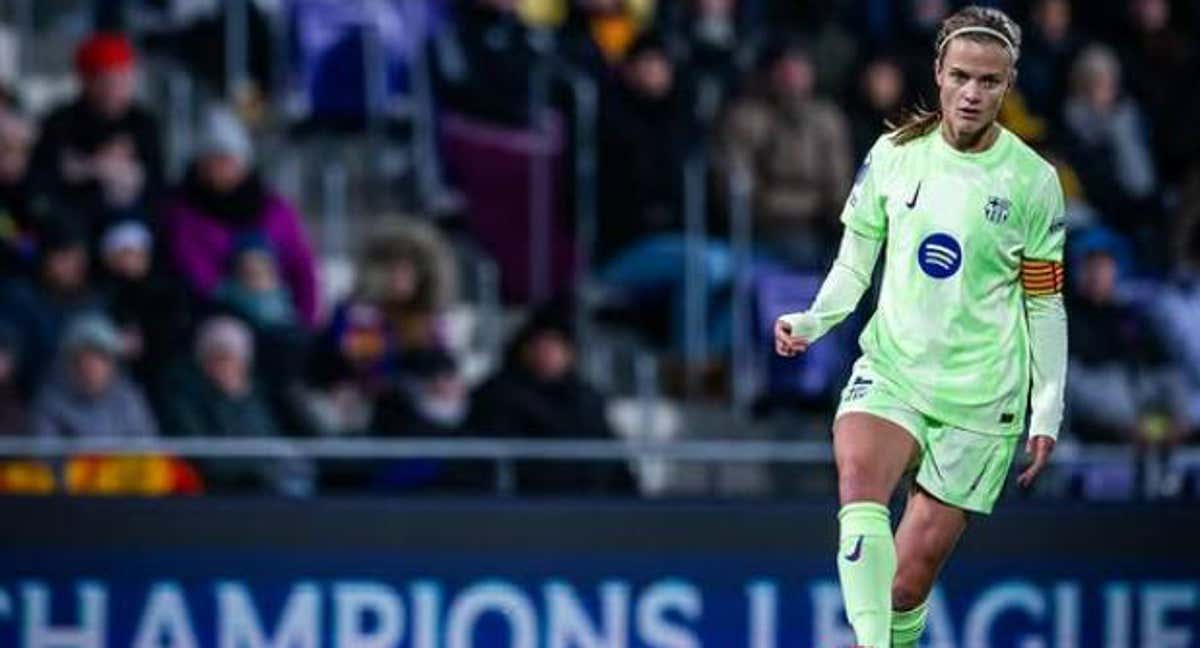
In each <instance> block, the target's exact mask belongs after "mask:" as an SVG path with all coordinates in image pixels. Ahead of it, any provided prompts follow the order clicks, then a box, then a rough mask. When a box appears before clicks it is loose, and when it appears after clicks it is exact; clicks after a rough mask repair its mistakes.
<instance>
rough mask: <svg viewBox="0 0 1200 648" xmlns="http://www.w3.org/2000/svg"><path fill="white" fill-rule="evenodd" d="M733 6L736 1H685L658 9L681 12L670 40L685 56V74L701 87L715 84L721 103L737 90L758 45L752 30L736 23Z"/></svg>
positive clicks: (758, 39)
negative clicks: (677, 44) (692, 76)
mask: <svg viewBox="0 0 1200 648" xmlns="http://www.w3.org/2000/svg"><path fill="white" fill-rule="evenodd" d="M737 4H738V3H737V0H686V1H685V2H682V3H678V5H676V6H672V5H667V6H663V7H662V8H661V10H662V12H667V11H668V10H670V9H676V10H677V11H681V12H682V16H681V19H680V20H678V21H677V22H678V24H677V26H676V27H675V28H674V29H675V31H676V33H675V34H673V39H675V40H677V41H678V42H679V44H680V49H681V50H682V51H683V52H684V54H685V56H684V59H685V61H686V68H687V70H686V71H687V72H688V73H689V74H690V75H694V76H695V77H696V81H697V82H699V83H701V84H703V83H705V82H711V83H715V84H716V88H717V89H718V90H719V93H718V94H719V96H718V97H717V98H718V99H720V100H721V101H724V100H725V99H726V98H727V97H729V96H731V95H732V94H733V93H735V92H737V91H738V90H739V89H740V84H741V79H742V77H743V76H744V75H745V73H746V71H747V70H748V69H749V68H750V67H751V65H752V64H753V56H754V54H755V52H756V50H757V48H758V47H759V46H760V43H759V41H760V38H759V36H758V34H757V33H756V30H754V29H752V28H751V27H749V26H747V25H746V24H744V23H742V22H739V21H738V17H737Z"/></svg>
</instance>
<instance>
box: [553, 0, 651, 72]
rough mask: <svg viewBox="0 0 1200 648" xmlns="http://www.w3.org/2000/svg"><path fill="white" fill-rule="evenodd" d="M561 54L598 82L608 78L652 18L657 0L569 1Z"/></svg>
mask: <svg viewBox="0 0 1200 648" xmlns="http://www.w3.org/2000/svg"><path fill="white" fill-rule="evenodd" d="M568 1H569V3H570V9H569V11H568V13H567V22H566V24H565V25H564V26H563V28H562V30H561V31H560V34H559V50H560V53H561V54H562V55H563V56H564V58H566V59H567V60H568V61H569V62H571V63H572V64H574V65H575V66H576V67H578V68H580V69H582V70H584V71H585V72H587V73H589V74H591V75H592V76H593V77H595V78H597V79H603V78H605V77H607V76H608V72H609V70H611V69H612V67H613V66H615V65H616V64H617V63H618V62H619V61H621V60H622V59H624V58H625V55H626V53H627V52H628V51H629V48H630V47H631V46H632V45H633V44H634V42H636V41H637V38H638V36H639V35H640V34H641V33H642V30H643V29H645V28H646V27H647V26H648V25H649V23H650V21H651V19H653V17H654V10H655V6H656V4H657V2H656V0H568Z"/></svg>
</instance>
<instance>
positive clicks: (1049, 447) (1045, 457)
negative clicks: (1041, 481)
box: [1017, 435, 1054, 488]
mask: <svg viewBox="0 0 1200 648" xmlns="http://www.w3.org/2000/svg"><path fill="white" fill-rule="evenodd" d="M1025 452H1026V453H1028V454H1029V456H1030V457H1032V463H1030V464H1029V467H1028V468H1026V469H1025V471H1024V472H1022V473H1021V474H1020V475H1019V476H1018V477H1017V483H1018V484H1020V485H1021V486H1022V487H1023V488H1029V487H1030V486H1032V485H1033V481H1034V480H1035V479H1037V476H1038V475H1039V474H1041V472H1042V470H1043V469H1044V468H1045V467H1046V464H1048V463H1050V453H1051V452H1054V439H1051V438H1050V437H1048V436H1040V435H1039V436H1033V437H1029V440H1028V441H1026V442H1025Z"/></svg>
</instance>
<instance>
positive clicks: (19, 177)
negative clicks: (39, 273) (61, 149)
mask: <svg viewBox="0 0 1200 648" xmlns="http://www.w3.org/2000/svg"><path fill="white" fill-rule="evenodd" d="M32 143H33V129H32V128H31V127H30V125H29V123H28V122H26V121H25V120H24V119H23V118H21V117H20V116H18V115H17V114H15V113H12V112H8V111H3V110H0V277H9V276H13V275H18V274H25V273H26V272H28V271H29V270H30V267H29V266H30V262H31V261H32V257H33V244H34V234H35V232H34V223H33V219H32V215H31V214H30V211H29V185H28V182H27V177H26V172H27V170H28V163H29V149H30V146H31V145H32Z"/></svg>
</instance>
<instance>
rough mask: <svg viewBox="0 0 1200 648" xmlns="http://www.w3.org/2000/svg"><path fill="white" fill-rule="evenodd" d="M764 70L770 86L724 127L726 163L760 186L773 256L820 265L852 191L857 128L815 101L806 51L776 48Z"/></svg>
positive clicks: (762, 234)
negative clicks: (853, 139) (853, 141)
mask: <svg viewBox="0 0 1200 648" xmlns="http://www.w3.org/2000/svg"><path fill="white" fill-rule="evenodd" d="M763 70H764V73H765V75H766V85H765V87H764V88H762V89H761V90H759V91H758V92H755V93H753V94H750V95H748V96H746V97H744V98H742V99H741V100H739V101H738V102H737V103H736V104H735V105H734V106H733V107H732V108H731V109H730V112H729V115H728V117H727V119H726V120H725V123H724V125H723V127H722V128H721V132H720V135H719V137H720V149H721V153H720V157H721V164H722V165H723V167H724V169H725V171H726V172H729V171H730V170H732V169H733V168H734V167H735V166H740V167H742V168H743V169H745V170H746V171H747V172H748V173H749V175H750V177H751V178H752V179H753V182H754V203H755V204H754V209H755V219H756V222H755V230H756V232H755V234H756V237H757V240H759V241H762V242H764V244H765V245H764V247H765V248H766V249H767V251H768V252H770V253H772V254H774V255H776V256H778V257H780V258H781V259H783V260H785V261H788V262H790V263H792V264H795V265H799V266H805V267H816V266H820V265H822V264H823V262H824V261H825V257H826V256H829V252H830V245H831V241H832V236H833V232H834V229H835V225H836V222H837V214H838V211H839V208H840V206H841V203H842V201H843V200H844V199H845V197H846V192H847V191H848V190H849V188H850V174H851V162H850V146H851V143H850V130H849V126H848V125H847V123H846V119H845V117H844V116H843V115H842V113H841V111H840V110H839V109H838V108H837V107H836V106H834V105H833V104H831V103H829V102H828V101H826V100H824V99H822V98H819V97H815V96H813V83H814V72H813V65H812V61H811V59H810V58H809V57H808V53H807V52H806V50H804V49H803V48H802V47H800V46H798V45H797V44H795V43H787V44H778V45H776V46H775V47H773V48H772V49H771V50H770V51H769V52H768V54H767V56H766V58H765V61H764V66H763Z"/></svg>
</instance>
